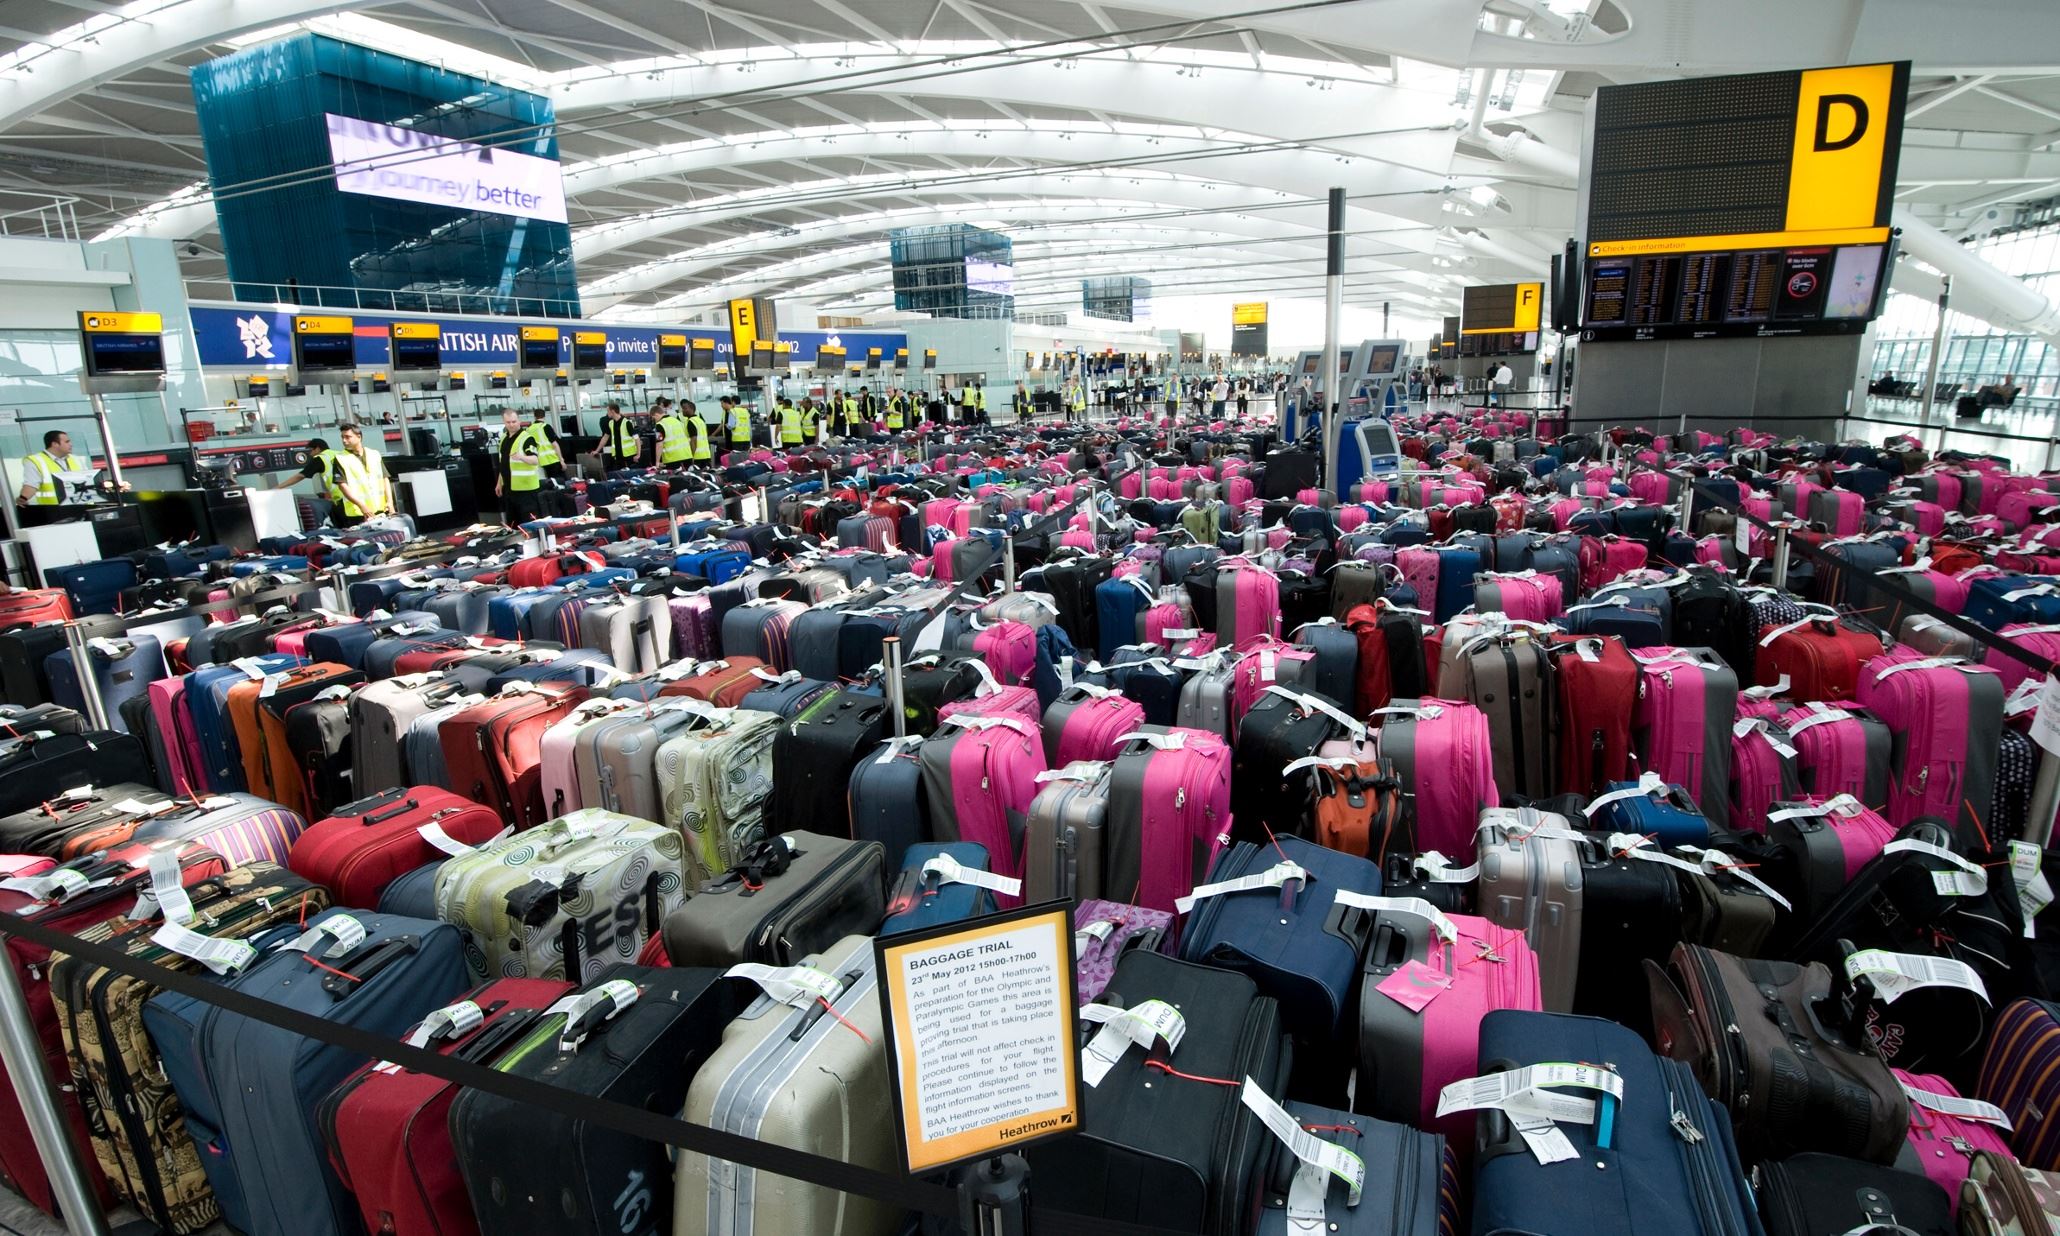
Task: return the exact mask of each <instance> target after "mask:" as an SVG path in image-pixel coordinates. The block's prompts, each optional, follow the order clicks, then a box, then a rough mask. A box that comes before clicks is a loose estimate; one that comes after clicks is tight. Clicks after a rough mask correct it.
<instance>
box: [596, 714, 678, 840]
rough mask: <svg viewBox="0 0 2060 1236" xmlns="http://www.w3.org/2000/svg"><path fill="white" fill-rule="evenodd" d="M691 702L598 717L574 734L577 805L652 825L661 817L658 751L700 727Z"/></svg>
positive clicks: (662, 800)
mask: <svg viewBox="0 0 2060 1236" xmlns="http://www.w3.org/2000/svg"><path fill="white" fill-rule="evenodd" d="M692 702H693V701H688V700H674V701H660V702H658V703H655V704H651V705H647V706H645V707H641V708H632V709H628V710H625V711H623V712H619V713H612V714H610V715H608V716H605V717H602V718H601V719H600V720H598V721H595V722H593V723H592V724H590V725H587V726H584V727H582V728H581V729H580V730H579V732H578V733H577V734H575V735H574V736H573V748H572V761H573V767H574V770H575V771H576V774H577V776H578V779H579V801H580V805H581V806H586V807H600V808H602V809H603V810H607V811H614V812H619V813H620V814H622V815H630V816H635V817H636V818H638V819H640V820H650V821H651V822H652V823H654V824H655V823H669V821H667V820H666V818H665V808H664V794H663V791H662V790H661V788H660V786H659V784H658V748H659V747H661V746H663V745H664V744H665V741H666V740H667V739H669V738H671V737H672V736H673V735H674V734H678V733H680V732H682V731H684V730H687V729H690V728H692V727H694V726H695V725H698V724H702V723H703V721H702V717H701V715H700V713H699V712H698V711H696V710H692V709H691V708H690V707H689V705H690V704H691V703H692Z"/></svg>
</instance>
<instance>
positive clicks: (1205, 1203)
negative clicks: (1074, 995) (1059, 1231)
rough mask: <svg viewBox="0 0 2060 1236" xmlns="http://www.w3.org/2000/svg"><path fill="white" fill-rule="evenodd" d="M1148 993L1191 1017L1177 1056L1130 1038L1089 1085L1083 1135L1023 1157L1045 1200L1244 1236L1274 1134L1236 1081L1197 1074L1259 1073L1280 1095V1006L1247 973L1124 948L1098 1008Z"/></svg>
mask: <svg viewBox="0 0 2060 1236" xmlns="http://www.w3.org/2000/svg"><path fill="white" fill-rule="evenodd" d="M1147 1000H1159V1001H1163V1002H1164V1003H1166V1004H1169V1005H1172V1006H1173V1007H1175V1008H1177V1009H1180V1010H1182V1011H1183V1012H1184V1014H1185V1015H1186V1019H1187V1029H1186V1033H1185V1036H1184V1037H1183V1038H1182V1039H1181V1042H1180V1048H1179V1051H1178V1052H1177V1053H1174V1054H1171V1055H1169V1054H1168V1053H1167V1051H1166V1049H1165V1048H1164V1047H1163V1046H1157V1045H1155V1046H1154V1047H1153V1048H1152V1049H1151V1050H1150V1051H1146V1050H1145V1049H1142V1048H1139V1047H1136V1046H1134V1045H1133V1046H1132V1047H1131V1048H1130V1049H1129V1050H1127V1051H1125V1052H1123V1054H1122V1056H1121V1057H1120V1058H1119V1059H1118V1060H1117V1061H1116V1062H1115V1064H1114V1065H1113V1066H1111V1067H1110V1068H1109V1070H1108V1072H1107V1074H1106V1075H1105V1076H1103V1077H1102V1079H1101V1081H1100V1083H1099V1084H1097V1085H1095V1086H1092V1087H1086V1088H1083V1089H1082V1091H1081V1098H1082V1101H1083V1103H1084V1105H1085V1109H1084V1118H1083V1120H1082V1125H1083V1128H1082V1130H1081V1131H1080V1132H1079V1133H1077V1134H1075V1135H1074V1136H1072V1137H1068V1138H1064V1139H1061V1140H1058V1141H1050V1142H1044V1143H1041V1144H1039V1145H1036V1146H1033V1147H1030V1148H1029V1149H1028V1150H1027V1151H1026V1152H1025V1153H1026V1154H1027V1156H1028V1158H1029V1160H1030V1170H1031V1176H1032V1178H1033V1179H1035V1180H1036V1181H1037V1182H1038V1183H1037V1200H1038V1202H1039V1203H1040V1204H1042V1205H1049V1206H1051V1207H1052V1208H1053V1209H1054V1210H1059V1211H1067V1212H1071V1213H1073V1214H1081V1215H1088V1216H1093V1217H1099V1218H1104V1219H1113V1220H1117V1221H1122V1222H1130V1223H1144V1224H1149V1225H1150V1226H1152V1227H1155V1228H1162V1229H1165V1228H1170V1229H1172V1230H1174V1231H1180V1232H1196V1233H1202V1234H1204V1236H1238V1234H1240V1233H1242V1232H1244V1231H1245V1230H1246V1226H1245V1225H1246V1223H1247V1222H1248V1220H1249V1217H1250V1215H1251V1213H1252V1209H1253V1206H1254V1204H1255V1203H1254V1199H1253V1195H1254V1193H1255V1192H1256V1191H1257V1190H1258V1189H1259V1188H1260V1187H1261V1185H1262V1171H1263V1167H1262V1165H1263V1164H1265V1163H1267V1162H1268V1161H1270V1156H1271V1153H1272V1151H1271V1147H1272V1146H1273V1145H1274V1144H1275V1139H1274V1137H1273V1135H1272V1134H1271V1133H1269V1132H1267V1131H1266V1129H1265V1128H1264V1127H1263V1126H1262V1125H1260V1123H1259V1120H1258V1117H1257V1116H1256V1115H1254V1114H1253V1113H1252V1112H1251V1110H1250V1109H1248V1108H1247V1107H1245V1105H1244V1103H1243V1101H1242V1099H1241V1098H1240V1097H1239V1096H1240V1086H1239V1085H1219V1084H1214V1081H1213V1080H1196V1079H1214V1080H1220V1081H1226V1082H1234V1083H1240V1084H1241V1083H1242V1082H1243V1081H1244V1079H1246V1078H1250V1079H1251V1080H1252V1081H1253V1082H1255V1083H1256V1084H1257V1085H1258V1086H1259V1087H1260V1088H1261V1089H1263V1090H1265V1091H1266V1092H1267V1093H1268V1094H1270V1095H1275V1096H1277V1095H1279V1094H1280V1092H1281V1090H1282V1088H1283V1087H1285V1086H1286V1084H1287V1073H1288V1065H1289V1061H1288V1059H1287V1056H1288V1055H1289V1053H1288V1051H1287V1050H1286V1035H1285V1033H1284V1031H1283V1029H1282V1027H1281V1022H1280V1009H1279V1007H1278V1006H1277V1005H1276V1004H1275V1003H1274V1002H1273V1000H1272V998H1271V997H1267V996H1261V995H1260V994H1259V989H1258V987H1257V986H1256V985H1254V984H1253V982H1252V980H1250V979H1248V978H1246V977H1245V976H1244V975H1242V974H1232V973H1230V972H1229V971H1227V970H1216V969H1211V968H1209V967H1207V966H1197V965H1191V964H1189V963H1187V962H1184V961H1175V960H1174V959H1173V958H1171V957H1166V956H1162V955H1160V954H1158V953H1146V952H1139V951H1134V950H1133V951H1131V952H1127V953H1125V954H1124V955H1123V956H1122V958H1121V959H1120V960H1118V961H1117V962H1116V972H1115V975H1114V977H1113V978H1111V979H1110V981H1109V986H1108V988H1107V989H1106V990H1105V991H1103V992H1102V995H1101V999H1100V1003H1102V1004H1108V1005H1113V1006H1115V1007H1118V1008H1135V1007H1137V1006H1139V1005H1141V1004H1143V1003H1144V1002H1145V1001H1147ZM1082 1029H1083V1033H1084V1035H1085V1037H1086V1038H1087V1039H1089V1040H1090V1041H1091V1040H1092V1038H1093V1036H1094V1035H1095V1034H1096V1033H1097V1032H1098V1031H1099V1027H1097V1026H1094V1025H1093V1024H1091V1023H1084V1022H1083V1023H1082ZM1083 1058H1084V1059H1092V1058H1093V1055H1092V1053H1090V1054H1089V1055H1088V1056H1086V1057H1083ZM1148 1061H1149V1062H1154V1063H1156V1064H1158V1065H1164V1066H1166V1067H1170V1068H1173V1069H1177V1070H1179V1071H1180V1072H1182V1073H1186V1074H1188V1075H1189V1076H1188V1077H1185V1078H1183V1077H1175V1076H1173V1075H1172V1074H1171V1073H1167V1072H1164V1071H1162V1070H1161V1069H1160V1068H1158V1067H1154V1064H1153V1063H1147V1062H1148Z"/></svg>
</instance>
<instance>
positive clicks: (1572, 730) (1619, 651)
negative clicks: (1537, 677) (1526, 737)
mask: <svg viewBox="0 0 2060 1236" xmlns="http://www.w3.org/2000/svg"><path fill="white" fill-rule="evenodd" d="M1549 647H1550V651H1551V656H1552V683H1553V688H1554V693H1555V695H1556V703H1557V706H1558V721H1559V741H1558V743H1557V747H1558V767H1557V770H1556V773H1557V775H1556V779H1555V782H1554V788H1555V789H1556V790H1557V791H1559V792H1561V793H1571V794H1579V795H1582V796H1583V797H1588V796H1592V795H1596V794H1600V793H1602V791H1603V789H1604V788H1605V787H1606V786H1607V785H1608V784H1609V783H1610V782H1612V781H1624V780H1627V779H1629V777H1630V760H1631V713H1632V711H1633V710H1634V709H1635V707H1636V705H1637V700H1638V662H1637V661H1636V660H1635V659H1634V658H1633V657H1632V656H1631V654H1630V651H1629V650H1628V649H1626V648H1625V647H1624V642H1623V641H1622V640H1620V639H1612V638H1608V637H1603V636H1564V635H1562V636H1554V637H1553V638H1552V642H1551V644H1550V645H1549ZM1560 1011H1564V1010H1560Z"/></svg>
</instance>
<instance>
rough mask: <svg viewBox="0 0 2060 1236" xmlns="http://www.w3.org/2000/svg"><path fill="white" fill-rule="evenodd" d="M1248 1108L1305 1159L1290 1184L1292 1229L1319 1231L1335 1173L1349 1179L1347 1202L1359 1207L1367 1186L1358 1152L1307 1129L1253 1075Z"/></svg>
mask: <svg viewBox="0 0 2060 1236" xmlns="http://www.w3.org/2000/svg"><path fill="white" fill-rule="evenodd" d="M1242 1094H1243V1098H1244V1104H1245V1107H1246V1108H1248V1109H1249V1110H1250V1111H1251V1112H1252V1114H1253V1115H1255V1116H1257V1117H1259V1123H1261V1124H1263V1125H1265V1126H1266V1128H1267V1131H1268V1132H1270V1133H1272V1134H1273V1135H1274V1136H1275V1137H1277V1138H1279V1139H1280V1140H1281V1143H1282V1144H1283V1145H1285V1146H1286V1147H1287V1148H1288V1152H1289V1153H1290V1154H1292V1155H1294V1156H1295V1158H1297V1159H1299V1160H1301V1166H1300V1167H1299V1168H1297V1169H1296V1171H1295V1177H1294V1180H1293V1181H1292V1182H1291V1183H1290V1184H1289V1186H1288V1225H1289V1228H1290V1230H1291V1231H1295V1232H1301V1231H1304V1230H1308V1231H1317V1230H1321V1229H1322V1228H1323V1226H1324V1218H1325V1207H1324V1201H1325V1195H1326V1194H1328V1193H1329V1192H1330V1178H1331V1177H1333V1176H1335V1177H1337V1178H1338V1179H1339V1180H1342V1181H1344V1182H1345V1189H1346V1191H1347V1192H1346V1197H1345V1205H1346V1206H1348V1207H1350V1206H1357V1205H1358V1204H1359V1196H1360V1192H1361V1190H1362V1189H1364V1188H1365V1185H1366V1162H1365V1160H1363V1159H1361V1158H1360V1157H1359V1156H1358V1155H1356V1154H1353V1153H1352V1152H1351V1151H1349V1150H1347V1149H1345V1148H1344V1147H1343V1146H1340V1145H1338V1144H1337V1143H1336V1142H1327V1141H1324V1140H1323V1139H1322V1138H1320V1137H1318V1136H1316V1135H1315V1134H1314V1133H1311V1132H1310V1131H1309V1130H1307V1129H1305V1128H1303V1127H1302V1126H1301V1124H1300V1122H1298V1121H1297V1120H1296V1119H1295V1118H1294V1117H1293V1116H1290V1115H1289V1114H1288V1111H1287V1109H1286V1108H1284V1107H1282V1106H1281V1105H1280V1104H1278V1103H1276V1102H1274V1101H1273V1096H1271V1095H1269V1094H1267V1093H1266V1092H1265V1091H1264V1090H1262V1089H1260V1087H1259V1084H1258V1083H1257V1082H1255V1081H1253V1080H1252V1079H1251V1078H1249V1077H1247V1078H1245V1084H1244V1089H1243V1092H1242Z"/></svg>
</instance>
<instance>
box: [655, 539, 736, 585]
mask: <svg viewBox="0 0 2060 1236" xmlns="http://www.w3.org/2000/svg"><path fill="white" fill-rule="evenodd" d="M750 565H751V551H750V550H748V549H744V548H741V547H738V546H735V545H724V546H721V547H719V548H702V549H690V550H687V551H686V552H684V553H681V554H680V555H679V556H677V557H675V558H674V559H673V560H672V569H673V570H675V571H685V572H687V573H689V574H692V575H699V576H700V577H701V578H703V579H705V580H707V581H708V582H709V583H711V584H723V583H728V582H729V581H730V580H733V579H735V578H736V577H737V576H739V575H742V574H743V573H744V568H746V567H748V566H750Z"/></svg>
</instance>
